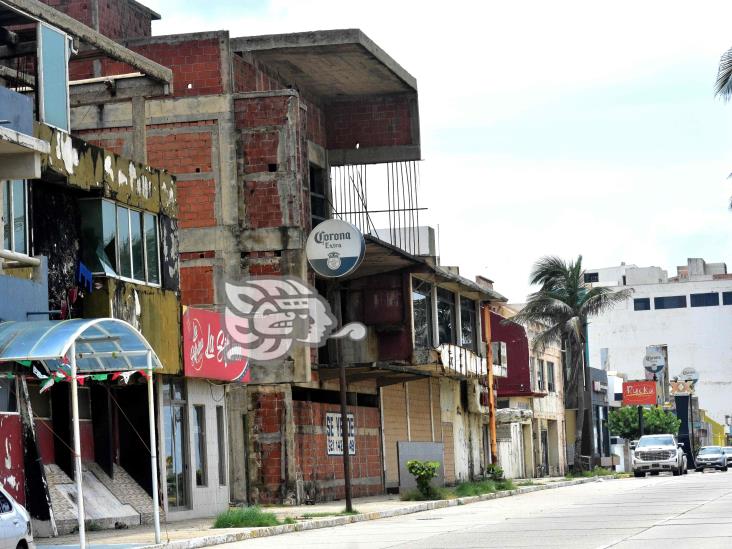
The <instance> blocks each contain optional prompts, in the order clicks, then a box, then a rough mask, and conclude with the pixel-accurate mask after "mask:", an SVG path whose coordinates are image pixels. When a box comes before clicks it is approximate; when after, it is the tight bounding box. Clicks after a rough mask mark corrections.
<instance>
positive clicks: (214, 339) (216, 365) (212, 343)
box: [183, 307, 250, 383]
mask: <svg viewBox="0 0 732 549" xmlns="http://www.w3.org/2000/svg"><path fill="white" fill-rule="evenodd" d="M228 344H229V338H228V336H227V334H226V331H224V326H223V315H222V314H221V313H217V312H216V311H207V310H205V309H193V308H191V307H185V308H184V309H183V374H184V375H185V376H186V377H203V378H206V379H217V380H220V381H238V382H239V383H248V382H249V380H250V371H249V361H248V360H234V361H228V360H226V348H227V346H228Z"/></svg>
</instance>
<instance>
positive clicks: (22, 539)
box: [0, 488, 35, 549]
mask: <svg viewBox="0 0 732 549" xmlns="http://www.w3.org/2000/svg"><path fill="white" fill-rule="evenodd" d="M0 547H8V548H10V549H12V548H16V549H33V548H34V547H35V544H34V543H33V532H32V530H31V520H30V515H28V511H26V510H25V507H23V506H22V505H21V504H20V503H18V502H17V501H15V500H14V499H13V498H12V496H11V495H10V494H8V493H7V492H6V491H5V490H3V489H2V488H0Z"/></svg>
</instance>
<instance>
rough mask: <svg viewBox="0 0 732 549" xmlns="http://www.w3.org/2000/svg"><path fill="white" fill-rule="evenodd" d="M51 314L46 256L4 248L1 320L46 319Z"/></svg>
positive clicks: (0, 275)
mask: <svg viewBox="0 0 732 549" xmlns="http://www.w3.org/2000/svg"><path fill="white" fill-rule="evenodd" d="M47 315H48V265H47V262H46V258H45V257H29V256H26V255H24V254H16V253H14V252H10V251H8V250H2V249H0V322H3V321H7V320H16V321H25V320H44V319H47V318H48V316H47Z"/></svg>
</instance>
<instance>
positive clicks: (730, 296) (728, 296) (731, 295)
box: [722, 292, 732, 305]
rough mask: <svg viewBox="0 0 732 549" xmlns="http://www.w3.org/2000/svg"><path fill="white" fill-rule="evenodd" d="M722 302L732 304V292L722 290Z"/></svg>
mask: <svg viewBox="0 0 732 549" xmlns="http://www.w3.org/2000/svg"><path fill="white" fill-rule="evenodd" d="M722 304H723V305H732V292H722Z"/></svg>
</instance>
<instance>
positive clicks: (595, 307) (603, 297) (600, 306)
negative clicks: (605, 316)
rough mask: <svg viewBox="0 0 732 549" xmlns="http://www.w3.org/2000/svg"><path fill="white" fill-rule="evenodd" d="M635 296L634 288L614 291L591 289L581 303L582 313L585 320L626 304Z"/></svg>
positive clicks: (598, 288) (599, 288)
mask: <svg viewBox="0 0 732 549" xmlns="http://www.w3.org/2000/svg"><path fill="white" fill-rule="evenodd" d="M632 294H633V289H632V288H626V289H624V290H612V289H610V288H603V287H595V288H591V289H590V290H588V291H587V293H586V294H585V295H584V297H583V299H582V301H581V302H580V303H579V307H580V313H581V315H582V316H583V317H584V318H587V317H591V316H596V315H599V314H601V313H603V312H605V311H609V310H610V309H612V308H613V307H615V305H617V304H618V303H622V302H624V301H625V300H626V299H628V298H629V297H630V296H631V295H632Z"/></svg>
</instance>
